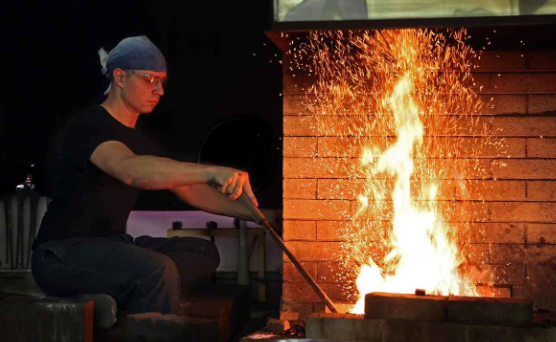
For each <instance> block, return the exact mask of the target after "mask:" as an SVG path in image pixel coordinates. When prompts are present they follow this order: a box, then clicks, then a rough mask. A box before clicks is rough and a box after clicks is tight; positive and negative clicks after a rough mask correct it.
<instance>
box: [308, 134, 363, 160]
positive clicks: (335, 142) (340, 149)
mask: <svg viewBox="0 0 556 342" xmlns="http://www.w3.org/2000/svg"><path fill="white" fill-rule="evenodd" d="M371 142H372V141H371V139H368V138H366V139H360V138H355V137H320V138H319V147H318V153H319V156H321V157H352V158H356V157H359V156H360V155H361V149H362V148H363V146H368V145H369V144H371Z"/></svg>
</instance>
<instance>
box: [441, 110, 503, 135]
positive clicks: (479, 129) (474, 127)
mask: <svg viewBox="0 0 556 342" xmlns="http://www.w3.org/2000/svg"><path fill="white" fill-rule="evenodd" d="M494 118H496V117H494ZM492 120H493V118H489V117H482V116H480V115H476V116H462V117H461V118H460V119H458V120H457V124H456V125H450V126H447V127H444V130H443V132H442V135H445V136H455V137H459V136H462V137H465V136H471V137H477V136H485V135H488V136H490V135H491V132H490V126H491V121H492Z"/></svg>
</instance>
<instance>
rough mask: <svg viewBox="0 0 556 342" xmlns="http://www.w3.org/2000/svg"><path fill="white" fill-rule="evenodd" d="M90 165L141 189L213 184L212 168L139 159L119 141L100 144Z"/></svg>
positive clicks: (172, 161)
mask: <svg viewBox="0 0 556 342" xmlns="http://www.w3.org/2000/svg"><path fill="white" fill-rule="evenodd" d="M91 162H92V163H93V164H94V165H96V166H97V167H98V168H100V169H101V170H103V171H104V172H106V173H108V174H109V175H111V176H112V177H114V178H116V179H118V180H120V181H121V182H123V183H125V184H127V185H130V186H133V187H136V188H140V189H152V190H157V189H172V188H176V187H180V186H184V185H192V184H201V183H207V182H208V181H210V178H211V176H210V170H209V168H210V167H209V166H206V165H199V164H194V163H182V162H177V161H174V160H171V159H167V158H159V157H153V156H138V155H136V154H135V153H133V152H132V151H131V150H130V149H129V148H128V147H127V146H126V145H124V144H123V143H121V142H118V141H107V142H104V143H102V144H100V145H99V146H98V147H97V148H96V149H95V151H94V152H93V154H92V155H91Z"/></svg>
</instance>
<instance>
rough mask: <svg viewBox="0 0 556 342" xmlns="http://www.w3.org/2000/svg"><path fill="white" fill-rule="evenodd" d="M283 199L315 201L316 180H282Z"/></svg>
mask: <svg viewBox="0 0 556 342" xmlns="http://www.w3.org/2000/svg"><path fill="white" fill-rule="evenodd" d="M283 185H284V190H283V194H284V195H283V198H288V199H290V198H295V199H315V198H316V197H317V180H316V179H284V183H283Z"/></svg>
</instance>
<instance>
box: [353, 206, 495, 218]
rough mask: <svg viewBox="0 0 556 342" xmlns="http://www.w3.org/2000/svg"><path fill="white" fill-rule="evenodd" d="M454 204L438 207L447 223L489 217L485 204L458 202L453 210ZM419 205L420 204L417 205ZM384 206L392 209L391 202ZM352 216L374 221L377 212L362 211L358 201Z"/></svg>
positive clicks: (370, 210) (370, 209) (368, 209)
mask: <svg viewBox="0 0 556 342" xmlns="http://www.w3.org/2000/svg"><path fill="white" fill-rule="evenodd" d="M426 204H427V203H426V202H425V201H423V204H422V207H423V208H424V207H425V206H426ZM452 204H453V203H451V202H449V201H439V204H438V206H437V208H438V210H439V211H440V212H439V213H438V214H439V215H441V216H443V219H444V220H445V221H447V222H468V221H477V220H482V219H485V218H486V217H488V209H489V208H488V204H487V203H484V202H465V201H462V202H457V203H456V204H455V205H453V207H452V208H451V205H452ZM417 205H418V203H417ZM382 206H390V207H392V203H391V202H390V201H386V202H385V204H383V205H382ZM448 208H451V209H452V210H451V211H449V212H448V211H446V212H443V209H448ZM351 216H352V217H357V218H358V219H360V220H368V221H372V220H375V219H376V212H375V211H374V210H373V208H371V207H369V208H365V209H363V210H361V205H360V203H359V202H357V201H353V202H351Z"/></svg>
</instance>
